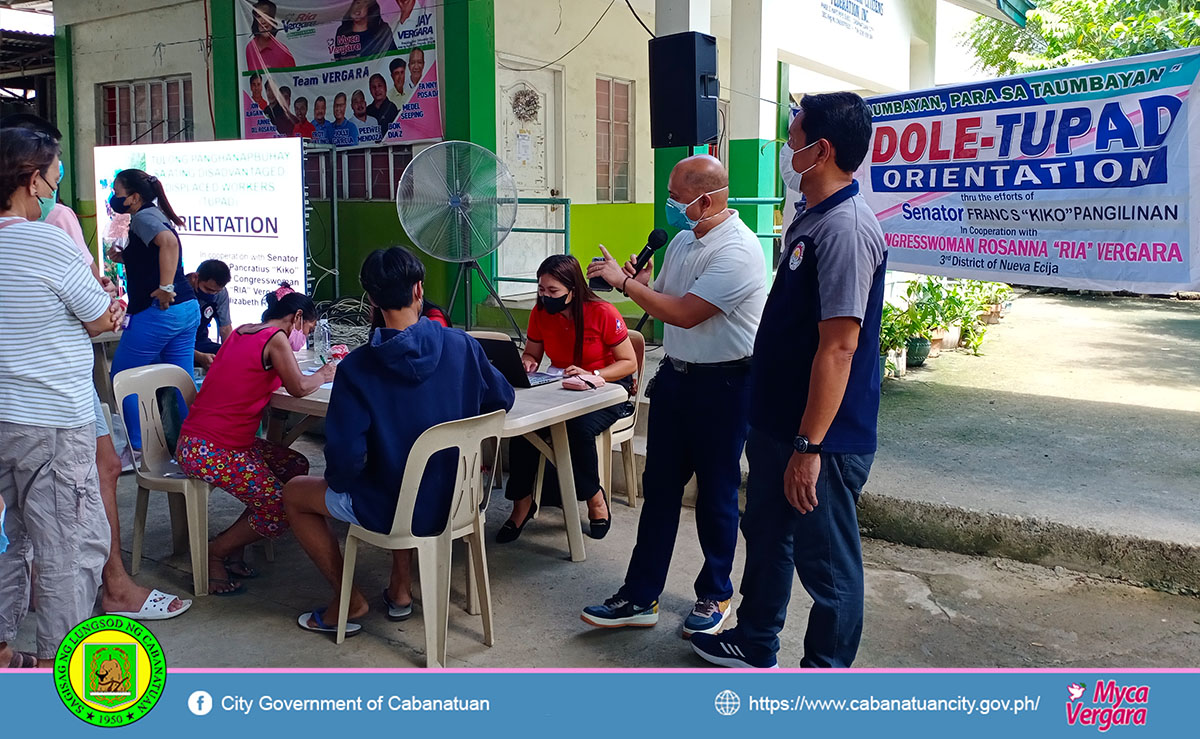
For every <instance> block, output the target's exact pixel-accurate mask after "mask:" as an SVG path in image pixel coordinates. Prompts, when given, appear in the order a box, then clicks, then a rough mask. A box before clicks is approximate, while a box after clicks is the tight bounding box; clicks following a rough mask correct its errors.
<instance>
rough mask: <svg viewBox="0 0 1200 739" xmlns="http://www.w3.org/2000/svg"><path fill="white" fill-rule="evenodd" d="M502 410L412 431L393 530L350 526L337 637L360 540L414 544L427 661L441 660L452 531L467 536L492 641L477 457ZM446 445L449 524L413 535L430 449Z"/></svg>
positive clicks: (389, 545) (486, 636) (487, 639)
mask: <svg viewBox="0 0 1200 739" xmlns="http://www.w3.org/2000/svg"><path fill="white" fill-rule="evenodd" d="M504 416H505V412H504V411H495V412H493V413H488V414H487V415H483V416H476V417H474V418H466V419H463V420H461V421H450V422H448V423H443V424H439V425H437V426H434V427H433V428H430V429H428V430H426V431H425V432H424V433H423V434H421V435H420V436H419V437H417V440H416V442H415V443H414V444H413V447H412V450H411V451H410V452H409V453H408V462H407V463H406V464H405V466H404V477H403V479H402V481H401V483H400V498H399V502H398V503H397V504H396V517H395V518H394V519H393V521H392V530H391V533H388V534H380V533H377V532H374V531H368V530H367V529H364V528H362V527H361V526H353V525H352V526H351V527H350V531H349V533H348V534H347V535H346V556H345V564H344V565H343V567H342V592H341V600H340V606H339V607H338V613H339V617H338V628H337V643H338V644H341V643H342V642H343V641H345V639H346V614H347V611H349V609H350V589H351V588H352V587H353V584H354V563H355V560H356V559H357V557H358V542H360V541H363V542H366V543H368V544H373V545H375V546H377V547H379V548H381V549H391V550H396V549H416V550H417V567H418V572H419V573H420V579H421V608H422V611H423V612H424V616H425V665H426V667H444V666H445V664H446V630H447V627H448V620H449V615H450V613H449V611H450V564H451V546H450V545H451V542H453V541H454V540H455V539H466V540H467V545H468V547H469V548H470V552H471V562H470V566H469V567H468V568H467V569H468V573H469V581H468V586H469V587H468V589H469V590H471V591H472V592H471V593H469V594H468V598H469V600H470V601H471V602H472V604H474V601H475V598H476V593H475V590H476V587H475V586H477V589H478V599H479V605H480V610H481V611H482V614H483V643H484V644H486V645H487V646H489V647H490V646H492V644H493V643H494V642H495V635H494V630H493V624H492V589H491V583H490V581H489V580H488V569H487V556H486V554H485V552H484V548H483V539H484V534H483V510H482V507H483V504H484V500H485V495H486V491H484V489H483V475H482V474H481V472H480V461H481V460H482V454H483V442H484V440H485V439H497V440H498V439H499V438H500V434H501V431H502V430H503V428H504ZM445 449H458V472H457V474H456V477H455V481H454V488H453V492H452V493H451V496H452V498H451V503H450V517H449V519H448V520H447V522H446V528H445V529H444V530H443V531H442V532H441V533H440V534H436V535H434V536H417V535H415V534H413V532H412V522H413V513H414V511H415V510H416V503H417V490H418V488H419V487H420V485H421V478H422V477H423V476H424V474H425V467H426V466H427V464H428V462H429V459H430V457H432V456H433V455H434V454H436V453H438V452H440V451H442V450H445ZM472 584H474V586H473V585H472Z"/></svg>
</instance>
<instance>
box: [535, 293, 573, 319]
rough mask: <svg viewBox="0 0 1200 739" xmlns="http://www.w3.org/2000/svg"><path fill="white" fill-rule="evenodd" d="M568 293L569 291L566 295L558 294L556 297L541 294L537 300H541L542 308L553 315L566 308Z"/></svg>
mask: <svg viewBox="0 0 1200 739" xmlns="http://www.w3.org/2000/svg"><path fill="white" fill-rule="evenodd" d="M569 295H570V293H567V294H566V295H559V296H558V297H557V298H552V297H550V296H549V295H543V296H542V297H540V298H538V300H540V301H541V302H542V310H544V311H546V312H547V313H549V314H550V315H552V316H553V315H557V314H559V313H562V312H563V311H564V310H566V309H567V296H569Z"/></svg>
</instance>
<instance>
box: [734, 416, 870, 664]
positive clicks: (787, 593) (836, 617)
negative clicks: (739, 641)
mask: <svg viewBox="0 0 1200 739" xmlns="http://www.w3.org/2000/svg"><path fill="white" fill-rule="evenodd" d="M792 451H793V450H792V445H791V444H790V443H788V442H784V441H781V440H779V439H776V438H774V437H772V436H768V435H767V434H765V433H763V432H761V431H759V430H757V429H753V428H752V429H750V437H749V439H748V440H747V442H746V457H747V458H748V459H749V461H750V481H749V484H748V486H747V491H746V512H745V514H744V515H743V516H742V535H743V536H744V537H745V539H746V567H745V571H744V572H743V574H742V589H741V592H742V603H741V605H740V606H739V607H738V610H737V623H738V625H737V629H738V633H739V634H741V635H742V637H743V639H744V641H745V643H746V645H747V646H748V647H749V648H750V649H752V650H753V651H754V653H755V654H754V655H753V657H754V658H755V659H759V658H763V659H765V658H766V657H767V656H768V655H771V656H773V655H775V654H776V653H777V652H778V651H779V632H780V631H782V630H783V624H784V619H785V618H786V617H787V606H788V601H789V600H790V599H791V595H792V570H793V568H794V569H795V571H796V574H798V575H799V576H800V584H801V585H803V586H804V589H805V590H807V591H808V594H809V595H810V596H812V599H813V607H812V610H811V611H810V612H809V615H808V631H807V632H806V633H805V635H804V658H803V659H802V660H801V661H800V666H801V667H849V666H850V665H851V663H852V662H854V657H855V655H857V654H858V643H859V640H860V638H861V637H862V623H863V564H862V541H861V539H860V538H859V533H858V513H857V511H856V510H855V507H854V506H855V503H857V502H858V496H859V495H860V494H861V493H862V489H863V485H865V484H866V482H867V475H868V474H869V473H870V471H871V463H872V461H874V459H875V455H874V454H822V455H821V474H820V476H819V477H818V478H817V507H816V509H815V510H813V511H812V512H811V513H806V514H802V513H800V511H798V510H796V509H795V508H793V507H792V505H791V504H790V503H788V501H787V498H786V497H785V496H784V494H783V476H784V471H785V470H786V469H787V465H788V460H790V459H791V457H792Z"/></svg>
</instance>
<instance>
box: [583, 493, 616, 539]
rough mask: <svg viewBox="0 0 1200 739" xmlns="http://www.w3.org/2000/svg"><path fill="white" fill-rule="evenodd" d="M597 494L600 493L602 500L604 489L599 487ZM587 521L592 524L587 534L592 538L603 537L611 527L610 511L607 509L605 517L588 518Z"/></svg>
mask: <svg viewBox="0 0 1200 739" xmlns="http://www.w3.org/2000/svg"><path fill="white" fill-rule="evenodd" d="M597 495H600V496H601V499H602V500H604V498H603V496H604V489H603V488H601V490H600V492H599V493H597ZM588 523H590V524H591V525H592V529H591V531H590V532H589V535H590V536H591V537H592V538H593V539H603V538H604V537H605V536H607V535H608V530H609V529H611V528H612V511H611V510H609V512H608V516H607V517H605V518H589V519H588Z"/></svg>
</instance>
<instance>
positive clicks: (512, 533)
mask: <svg viewBox="0 0 1200 739" xmlns="http://www.w3.org/2000/svg"><path fill="white" fill-rule="evenodd" d="M537 275H538V299H537V305H536V306H534V308H533V312H532V313H530V314H529V340H528V341H527V342H526V344H525V353H524V355H523V356H522V357H521V360H522V362H524V364H525V370H526V371H528V372H534V371H536V370H537V368H538V365H539V364H541V361H542V357H543V355H545V356H549V357H550V365H551V366H552V367H558V368H561V369H562V370H563V374H564V375H568V376H570V375H585V376H586V375H593V374H596V375H600V376H601V377H603V378H604V380H605V381H606V382H615V383H618V384H621V385H624V386H625V389H626V390H630V389H631V388H632V386H633V373H634V372H636V371H637V356H636V354H634V351H633V344H632V342H630V341H629V331H628V329H627V328H626V326H625V320H624V319H623V318H621V314H620V313H619V312H618V311H617V309H616V307H614V306H613V305H612V303H607V302H605V301H603V300H601V299H600V298H599V297H597V296H596V294H595V293H594V292H592V290H591V288H589V287H588V285H587V281H586V280H585V279H584V277H583V270H582V269H581V268H580V266H579V262H578V261H577V260H576V259H575V257H572V256H567V255H564V254H555V255H554V256H551V257H549V258H547V259H546V261H544V262H542V264H541V266H540V267H538V271H537ZM631 413H633V407H632V406H631V405H630V404H629V403H621V404H619V405H614V406H610V407H608V408H602V409H600V410H598V411H592V412H591V413H588V414H587V415H585V416H580V417H578V418H573V419H571V420H570V421H567V439H568V442H569V444H570V447H571V467H572V469H573V470H574V473H575V492H576V495H577V497H578V498H579V500H586V501H587V505H588V520H589V522H590V523H591V536H592V538H593V539H603V538H604V535H605V534H607V533H608V529H609V526H610V523H611V519H610V516H609V511H608V504H607V503H606V502H605V500H604V491H603V490H602V489H601V488H600V471H599V460H598V458H597V457H596V437H597V436H599V435H600V434H601V433H602V432H603V431H604V430H605V429H606V428H608V427H609V426H612V425H613V423H615V422H616V421H617V419H619V418H624V417H626V416H628V415H630V414H631ZM508 454H509V467H510V468H511V469H510V473H509V477H508V485H507V486H506V487H505V488H504V497H506V498H508V499H509V500H511V501H513V512H512V516H510V517H509V519H508V520H507V521H505V522H504V525H503V526H502V527H501V528H500V531H499V532H497V534H496V541H497V542H499V543H501V544H505V543H508V542H510V541H515V540H516V538H517V537H518V536H520V535H521V530H522V529H524V528H525V524H527V523H529V520H530V519H531V518H532V517H533V514H534V513H535V512H536V508H535V507H534V505H533V499H532V498H531V497H530V496H531V495H532V493H533V486H534V483H535V480H536V477H537V465H538V457H539V455H540V452H538V451H537V449H536V448H534V446H533V445H532V444H530V443H529V442H528V441H526V440H525V439H523V438H515V439H513V440H512V442H511V443H510V446H509V450H508ZM543 480H544V482H543V486H544V489H543V491H542V497H543V499H546V500H553V499H554V498H555V497H557V496H558V478H557V476H556V475H555V473H554V468H553V466H552V465H550V464H549V463H547V469H546V475H545V477H544V478H543ZM565 504H566V503H565V501H564V505H565Z"/></svg>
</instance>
